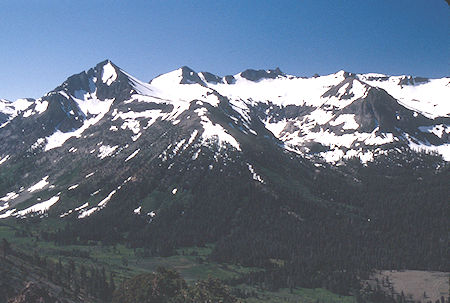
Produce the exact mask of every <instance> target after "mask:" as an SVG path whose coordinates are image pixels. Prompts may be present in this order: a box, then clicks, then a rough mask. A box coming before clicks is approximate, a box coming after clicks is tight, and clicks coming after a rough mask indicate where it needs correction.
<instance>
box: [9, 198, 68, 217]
mask: <svg viewBox="0 0 450 303" xmlns="http://www.w3.org/2000/svg"><path fill="white" fill-rule="evenodd" d="M58 201H59V196H54V197H51V198H50V199H48V200H47V201H44V202H41V203H37V204H35V205H33V206H31V207H28V208H26V209H24V210H21V211H18V212H17V215H19V216H25V215H27V214H29V213H41V214H43V213H44V212H46V211H47V210H48V209H49V208H50V207H51V206H52V205H53V204H55V203H56V202H58Z"/></svg>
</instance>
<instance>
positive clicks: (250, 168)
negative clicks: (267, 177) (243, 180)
mask: <svg viewBox="0 0 450 303" xmlns="http://www.w3.org/2000/svg"><path fill="white" fill-rule="evenodd" d="M247 167H248V170H249V171H250V173H251V174H252V178H253V180H256V181H258V182H261V183H265V182H264V180H263V178H261V176H259V175H258V174H257V173H256V172H255V169H254V168H253V166H252V165H251V164H250V163H247Z"/></svg>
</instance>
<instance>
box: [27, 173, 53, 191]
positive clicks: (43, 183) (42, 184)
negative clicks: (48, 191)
mask: <svg viewBox="0 0 450 303" xmlns="http://www.w3.org/2000/svg"><path fill="white" fill-rule="evenodd" d="M47 179H48V176H45V177H44V178H42V180H41V181H39V182H38V183H36V184H34V185H33V186H31V187H30V188H28V191H29V192H30V193H32V192H34V191H37V190H40V189H43V188H44V187H45V186H46V185H47V184H48V182H47Z"/></svg>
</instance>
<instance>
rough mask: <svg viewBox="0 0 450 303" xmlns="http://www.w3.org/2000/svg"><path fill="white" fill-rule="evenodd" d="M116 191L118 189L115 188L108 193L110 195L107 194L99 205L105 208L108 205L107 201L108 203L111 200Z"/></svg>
mask: <svg viewBox="0 0 450 303" xmlns="http://www.w3.org/2000/svg"><path fill="white" fill-rule="evenodd" d="M115 193H116V190H113V191H112V192H110V193H109V194H108V196H106V198H105V199H103V200H102V201H100V202H99V203H98V207H102V208H103V207H104V206H105V205H106V203H108V201H109V200H111V197H112V196H113V195H114V194H115Z"/></svg>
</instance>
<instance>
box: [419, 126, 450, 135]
mask: <svg viewBox="0 0 450 303" xmlns="http://www.w3.org/2000/svg"><path fill="white" fill-rule="evenodd" d="M419 130H420V131H421V132H423V133H431V134H434V135H436V136H437V137H439V138H442V136H443V135H444V133H446V134H450V125H444V124H438V125H433V126H419Z"/></svg>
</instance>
